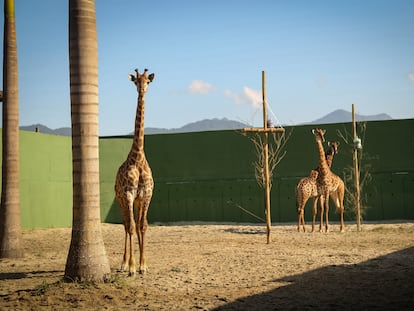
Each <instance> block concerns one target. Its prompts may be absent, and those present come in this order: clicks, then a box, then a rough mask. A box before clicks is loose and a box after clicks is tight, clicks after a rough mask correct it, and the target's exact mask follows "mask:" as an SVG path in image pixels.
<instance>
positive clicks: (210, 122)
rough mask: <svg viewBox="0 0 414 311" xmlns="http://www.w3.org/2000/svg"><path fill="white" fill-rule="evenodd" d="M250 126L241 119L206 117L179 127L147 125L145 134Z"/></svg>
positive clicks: (218, 129)
mask: <svg viewBox="0 0 414 311" xmlns="http://www.w3.org/2000/svg"><path fill="white" fill-rule="evenodd" d="M243 127H248V125H247V124H244V123H242V122H239V121H234V120H229V119H227V118H223V119H217V118H215V119H205V120H201V121H197V122H192V123H188V124H186V125H184V126H182V127H179V128H173V129H163V128H154V127H146V128H145V134H164V133H187V132H204V131H221V130H237V129H241V128H243Z"/></svg>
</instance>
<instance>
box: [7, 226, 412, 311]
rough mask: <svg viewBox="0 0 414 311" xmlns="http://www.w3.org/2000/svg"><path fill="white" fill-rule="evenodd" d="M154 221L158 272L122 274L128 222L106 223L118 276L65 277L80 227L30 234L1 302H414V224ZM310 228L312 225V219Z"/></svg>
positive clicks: (195, 305) (186, 306)
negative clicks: (325, 229)
mask: <svg viewBox="0 0 414 311" xmlns="http://www.w3.org/2000/svg"><path fill="white" fill-rule="evenodd" d="M331 228H332V229H331V232H329V233H327V234H326V233H319V232H317V233H310V232H309V233H308V232H306V233H303V232H301V233H298V232H296V226H295V225H294V224H289V225H286V224H283V225H278V224H274V225H273V227H272V242H271V244H269V245H268V244H266V234H265V227H264V226H255V225H239V224H234V225H206V224H204V225H199V224H197V225H194V224H191V225H172V226H154V225H153V226H150V227H149V229H148V239H147V260H148V266H149V271H148V272H147V273H146V274H145V275H139V274H138V275H137V276H136V277H135V278H130V277H128V276H127V274H126V273H124V272H119V271H118V269H119V267H120V264H121V258H122V253H123V249H122V247H123V238H124V231H123V226H122V225H112V224H103V225H102V229H103V237H104V241H105V246H106V251H107V254H108V256H109V260H110V264H111V268H112V272H113V274H112V277H111V279H110V280H109V281H108V282H107V283H103V284H93V283H87V282H83V283H64V282H63V281H62V277H63V273H64V269H65V263H66V256H67V253H68V248H69V243H70V234H71V229H68V228H65V229H42V230H30V231H25V232H24V248H25V257H24V259H20V260H9V259H2V260H0V310H70V309H72V308H77V309H80V310H310V309H312V310H314V309H316V310H414V223H393V224H363V225H362V232H359V233H358V232H357V231H356V226H355V225H354V224H347V228H346V232H345V233H340V232H339V226H338V224H333V226H331ZM308 229H310V226H309V225H308Z"/></svg>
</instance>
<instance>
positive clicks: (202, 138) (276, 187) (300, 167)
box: [101, 120, 414, 222]
mask: <svg viewBox="0 0 414 311" xmlns="http://www.w3.org/2000/svg"><path fill="white" fill-rule="evenodd" d="M314 127H315V126H314V125H312V126H310V125H309V126H296V127H293V128H292V127H287V128H286V131H287V132H290V131H292V135H291V137H290V139H289V140H288V142H287V145H286V150H287V154H286V157H285V158H284V159H283V161H282V162H281V163H280V165H279V166H278V167H277V169H276V172H275V174H274V178H273V188H272V191H271V200H272V201H271V202H272V207H271V208H272V221H274V222H286V221H289V222H290V221H296V217H297V216H296V215H297V214H296V207H295V205H296V203H295V194H294V189H295V186H296V184H297V182H298V180H299V179H300V178H301V177H303V176H307V175H308V174H309V170H310V169H312V168H315V167H317V166H318V153H317V148H316V144H315V139H314V136H313V134H312V133H311V129H312V128H314ZM322 127H323V128H325V129H326V130H327V134H326V139H327V140H331V141H333V140H338V141H341V145H340V149H339V154H338V155H337V156H336V157H335V159H334V164H333V166H332V170H333V171H334V172H335V173H336V174H337V175H339V176H343V170H344V168H345V167H346V166H352V146H351V144H350V145H347V144H346V143H344V142H343V141H342V140H341V139H340V138H339V136H338V132H337V130H339V131H341V132H342V133H346V132H348V133H352V124H351V123H340V124H328V125H323V126H322ZM413 130H414V120H393V121H374V122H368V123H367V130H366V140H365V141H366V144H365V145H364V157H365V160H364V163H365V164H366V165H369V166H370V172H371V174H372V181H371V183H370V184H368V185H367V187H366V188H365V193H364V194H365V195H366V196H367V197H368V209H367V211H366V214H365V215H364V219H366V220H390V219H414V209H413V203H414V198H413V193H414V183H413V180H414V176H413V174H414V161H413V159H412V157H411V156H410V155H411V154H412V153H413V152H414V139H413V138H411V137H409V136H408V135H407V133H412V132H413ZM130 145H131V138H129V139H126V138H116V137H115V138H102V139H101V150H105V151H104V152H103V155H105V156H103V157H101V168H102V171H101V174H102V176H103V175H105V176H107V177H108V180H102V182H103V183H105V185H108V186H109V187H110V188H109V190H108V191H105V197H103V196H104V194H102V200H101V203H102V217H103V219H104V220H105V221H107V222H120V221H121V218H120V214H119V211H118V207H117V204H116V202H114V195H113V190H112V189H113V180H114V176H115V174H116V170H117V168H118V166H119V165H120V164H121V163H122V161H123V160H124V158H125V156H126V154H127V153H128V151H129V148H130ZM145 145H146V147H145V148H146V154H147V158H148V160H149V162H150V165H151V167H152V170H153V176H154V179H155V191H154V195H153V199H152V202H151V207H150V211H149V215H148V217H149V221H150V222H169V221H225V222H227V221H233V222H256V221H257V219H256V218H254V217H252V216H251V215H249V214H248V213H246V212H244V211H242V210H241V209H240V208H238V206H241V207H243V208H244V209H247V210H248V211H250V212H252V213H254V214H255V215H257V216H260V217H262V218H264V211H263V210H264V206H263V192H262V189H261V188H260V187H259V186H258V185H257V183H256V181H255V179H254V174H253V165H252V162H253V161H254V160H255V154H254V147H253V144H252V143H251V141H250V140H249V139H248V138H247V137H244V136H243V135H241V133H240V132H238V131H216V132H214V131H213V132H200V133H185V134H163V135H148V136H147V137H146V141H145ZM106 155H109V158H106ZM105 159H108V162H104V161H106V160H105ZM103 166H104V167H103ZM362 173H363V171H362ZM102 188H103V187H102ZM102 188H101V189H102ZM101 191H102V190H101ZM331 205H332V206H333V204H331ZM346 208H347V209H350V208H351V207H349V206H346ZM305 214H306V218H307V220H309V219H310V217H311V208H310V202H309V203H308V207H307V208H306V211H305ZM352 214H353V212H352V211H350V212H347V213H346V215H345V216H346V220H348V221H349V220H353V219H354V216H353V215H352ZM331 219H332V220H337V215H334V213H332V215H331Z"/></svg>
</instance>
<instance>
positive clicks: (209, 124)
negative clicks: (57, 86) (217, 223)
mask: <svg viewBox="0 0 414 311" xmlns="http://www.w3.org/2000/svg"><path fill="white" fill-rule="evenodd" d="M356 120H357V121H374V120H392V118H391V117H390V116H389V115H387V114H386V113H381V114H376V115H368V116H367V115H359V114H356ZM351 121H352V114H351V112H349V111H346V110H342V109H338V110H335V111H333V112H331V113H328V114H327V115H326V116H324V117H322V118H319V119H316V120H314V121H311V122H307V123H304V124H327V123H343V122H351ZM244 127H250V126H249V125H248V124H245V123H242V122H239V121H234V120H229V119H227V118H222V119H217V118H215V119H205V120H201V121H197V122H192V123H188V124H186V125H184V126H182V127H179V128H173V129H166V128H155V127H146V128H145V134H166V133H187V132H203V131H221V130H238V129H241V128H244ZM36 128H38V129H39V131H40V132H41V133H45V134H53V135H62V136H71V132H72V131H71V128H70V127H62V128H57V129H54V130H53V129H50V128H48V127H47V126H44V125H42V124H33V125H29V126H21V127H20V129H21V130H23V131H30V132H35V131H36ZM133 134H134V133H129V134H128V135H133Z"/></svg>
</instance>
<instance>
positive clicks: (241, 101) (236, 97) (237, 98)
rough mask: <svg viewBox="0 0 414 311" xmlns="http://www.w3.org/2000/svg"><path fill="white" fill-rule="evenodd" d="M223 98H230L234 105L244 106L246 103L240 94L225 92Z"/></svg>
mask: <svg viewBox="0 0 414 311" xmlns="http://www.w3.org/2000/svg"><path fill="white" fill-rule="evenodd" d="M223 93H224V96H226V97H228V98H230V99H231V100H232V101H234V102H235V103H236V104H239V105H240V104H244V103H245V102H246V98H244V96H243V95H242V94H237V93H234V92H232V91H230V90H225V91H224V92H223Z"/></svg>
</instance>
